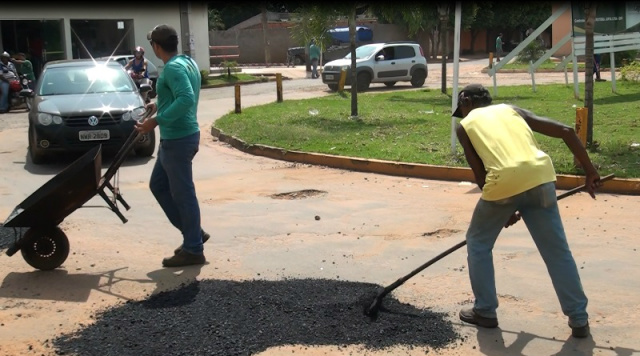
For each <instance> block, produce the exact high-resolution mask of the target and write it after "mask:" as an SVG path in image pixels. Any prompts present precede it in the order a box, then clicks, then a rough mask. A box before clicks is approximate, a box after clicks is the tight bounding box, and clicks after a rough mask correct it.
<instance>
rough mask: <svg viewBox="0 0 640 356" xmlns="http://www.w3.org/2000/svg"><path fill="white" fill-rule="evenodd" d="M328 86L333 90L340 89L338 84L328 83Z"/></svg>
mask: <svg viewBox="0 0 640 356" xmlns="http://www.w3.org/2000/svg"><path fill="white" fill-rule="evenodd" d="M327 86H328V87H329V90H331V91H338V84H327Z"/></svg>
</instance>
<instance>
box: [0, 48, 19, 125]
mask: <svg viewBox="0 0 640 356" xmlns="http://www.w3.org/2000/svg"><path fill="white" fill-rule="evenodd" d="M10 59H11V55H10V54H9V53H7V52H2V55H0V70H2V74H1V75H0V91H1V93H0V113H6V112H8V111H9V83H10V82H11V81H12V80H16V79H18V71H17V70H16V66H15V65H13V63H11V62H10Z"/></svg>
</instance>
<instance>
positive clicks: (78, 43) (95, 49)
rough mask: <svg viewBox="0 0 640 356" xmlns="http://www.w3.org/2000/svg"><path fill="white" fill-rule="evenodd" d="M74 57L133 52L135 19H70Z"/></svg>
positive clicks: (96, 56) (95, 56)
mask: <svg viewBox="0 0 640 356" xmlns="http://www.w3.org/2000/svg"><path fill="white" fill-rule="evenodd" d="M69 24H70V26H71V51H72V57H73V58H99V57H106V56H111V55H123V54H131V51H132V50H133V48H134V47H135V43H134V36H133V20H70V21H69Z"/></svg>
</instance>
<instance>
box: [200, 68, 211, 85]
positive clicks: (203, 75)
mask: <svg viewBox="0 0 640 356" xmlns="http://www.w3.org/2000/svg"><path fill="white" fill-rule="evenodd" d="M208 81H209V71H208V70H206V69H203V70H201V71H200V82H201V85H205V84H207V82H208Z"/></svg>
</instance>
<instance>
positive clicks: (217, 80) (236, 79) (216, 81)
mask: <svg viewBox="0 0 640 356" xmlns="http://www.w3.org/2000/svg"><path fill="white" fill-rule="evenodd" d="M256 80H264V81H267V79H266V78H264V77H256V76H253V75H250V74H244V73H233V74H231V75H230V76H229V75H227V74H224V75H217V76H211V77H209V78H208V79H207V82H206V83H202V85H203V86H205V85H221V84H235V83H243V82H254V81H256Z"/></svg>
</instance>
